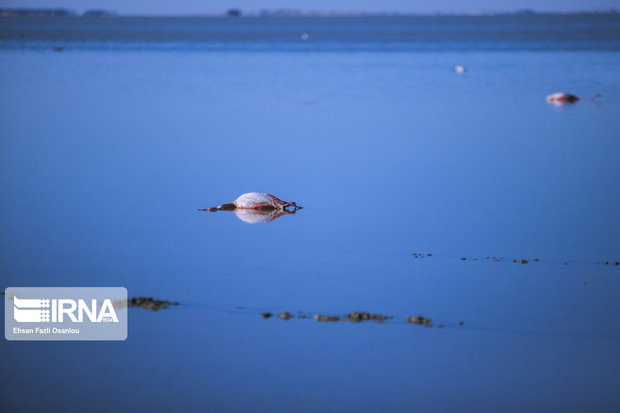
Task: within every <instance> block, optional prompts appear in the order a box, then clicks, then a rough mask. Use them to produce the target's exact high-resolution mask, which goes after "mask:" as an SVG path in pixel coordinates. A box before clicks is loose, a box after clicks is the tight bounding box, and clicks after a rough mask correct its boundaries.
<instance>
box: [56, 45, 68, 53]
mask: <svg viewBox="0 0 620 413" xmlns="http://www.w3.org/2000/svg"><path fill="white" fill-rule="evenodd" d="M63 50H65V48H64V47H61V46H58V47H54V51H55V52H62V51H63Z"/></svg>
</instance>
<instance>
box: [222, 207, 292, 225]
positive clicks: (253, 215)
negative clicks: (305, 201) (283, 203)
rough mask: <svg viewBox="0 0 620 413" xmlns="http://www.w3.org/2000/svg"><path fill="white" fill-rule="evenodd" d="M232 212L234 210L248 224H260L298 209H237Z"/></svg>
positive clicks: (290, 213)
mask: <svg viewBox="0 0 620 413" xmlns="http://www.w3.org/2000/svg"><path fill="white" fill-rule="evenodd" d="M232 212H234V214H235V215H236V216H237V218H239V219H240V220H241V221H243V222H246V223H248V224H260V223H263V222H270V221H273V220H274V219H276V218H280V217H281V216H283V215H295V213H296V212H297V209H294V210H291V211H288V210H286V209H271V210H260V209H235V210H233V211H232Z"/></svg>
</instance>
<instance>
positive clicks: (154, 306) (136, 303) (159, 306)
mask: <svg viewBox="0 0 620 413" xmlns="http://www.w3.org/2000/svg"><path fill="white" fill-rule="evenodd" d="M170 305H179V303H178V302H176V301H168V300H155V299H153V297H133V298H130V299H129V300H127V306H129V307H135V308H144V309H145V310H151V311H159V310H165V309H166V308H168V306H170Z"/></svg>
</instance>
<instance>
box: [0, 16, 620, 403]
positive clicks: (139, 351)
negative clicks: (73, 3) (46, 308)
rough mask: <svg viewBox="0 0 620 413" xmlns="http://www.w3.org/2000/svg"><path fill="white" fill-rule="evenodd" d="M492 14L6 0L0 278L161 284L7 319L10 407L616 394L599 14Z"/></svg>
mask: <svg viewBox="0 0 620 413" xmlns="http://www.w3.org/2000/svg"><path fill="white" fill-rule="evenodd" d="M433 19H434V20H433ZM494 19H495V20H494ZM502 19H508V17H496V18H478V19H475V18H452V19H449V18H444V19H437V18H426V20H424V19H423V18H410V19H409V20H408V19H407V18H391V19H390V18H382V19H374V20H373V19H370V21H369V20H368V19H357V20H356V19H344V20H343V19H307V20H306V19H238V20H225V19H215V20H210V19H109V20H88V21H87V20H85V19H58V20H53V19H52V20H46V19H39V20H37V19H34V20H33V19H2V20H0V86H1V90H2V93H0V136H1V140H0V191H1V192H0V193H1V194H2V200H3V202H2V203H1V204H0V247H1V248H0V277H1V278H0V279H1V281H2V288H5V287H9V286H125V287H127V289H128V290H129V294H130V296H153V297H155V298H161V299H169V300H173V301H179V302H180V303H181V305H180V306H178V307H174V308H170V309H168V310H165V311H160V312H157V313H153V312H148V311H145V310H141V309H134V310H132V311H131V312H130V314H129V317H130V325H129V338H128V340H127V341H125V342H113V343H110V342H7V341H5V340H3V341H2V342H1V343H0V360H1V361H2V366H3V370H4V371H5V372H6V373H5V374H3V375H2V378H0V397H1V398H2V399H3V401H4V402H3V403H4V404H5V406H7V407H8V409H9V410H10V411H14V412H18V411H46V412H47V411H49V407H50V406H64V407H65V408H66V409H67V410H69V411H110V410H111V409H113V410H114V411H131V410H140V411H141V410H145V409H149V410H151V411H170V410H171V409H172V410H199V411H217V412H241V411H256V412H290V411H298V412H304V411H308V412H310V411H329V412H332V411H333V412H342V411H368V412H372V411H379V410H382V411H394V412H396V411H403V412H405V411H407V412H409V411H413V410H417V411H488V412H497V411H514V412H518V411H540V412H543V411H544V412H547V411H566V412H568V411H581V412H591V411H610V412H611V411H617V410H618V408H620V394H619V393H618V391H617V389H618V385H620V377H619V373H618V371H619V369H620V318H619V311H620V304H618V303H619V301H618V295H619V294H620V267H618V266H613V265H605V264H604V262H605V261H610V262H612V263H613V262H614V261H619V260H620V212H619V211H620V209H619V208H618V204H619V202H620V185H619V178H620V162H618V157H619V154H620V140H619V139H618V131H619V130H620V118H619V117H618V114H619V113H620V82H619V77H618V73H617V67H618V66H619V65H620V54H619V53H618V51H619V50H620V47H619V44H620V40H619V39H620V37H619V36H618V33H619V28H620V18H618V17H615V16H581V17H580V16H565V17H564V19H565V20H562V19H561V18H560V17H558V16H547V17H546V19H545V16H535V17H527V16H526V17H521V18H518V17H512V18H511V19H512V20H510V21H508V22H506V21H504V20H502ZM91 22H92V23H91ZM508 23H510V24H508ZM119 26H122V27H125V32H124V33H125V34H124V35H123V34H122V33H120V34H119V33H118V30H116V28H117V27H119ZM302 33H308V34H309V36H310V38H309V40H308V41H306V42H304V41H302V40H301V39H300V37H299V36H300V34H302ZM20 36H21V37H20ZM313 41H314V42H315V43H311V42H313ZM56 46H62V47H64V48H65V49H64V51H63V52H62V53H54V52H53V51H52V50H51V48H52V47H56ZM455 65H465V66H467V67H468V68H469V69H470V70H469V72H467V73H464V74H457V73H454V72H453V71H452V68H453V67H454V66H455ZM557 91H566V92H570V93H574V94H577V95H579V96H584V97H589V96H591V95H593V94H594V93H601V94H602V95H603V97H602V98H601V99H600V104H599V105H597V104H595V103H593V102H590V101H587V102H579V103H577V104H575V105H572V106H565V107H555V106H551V105H549V104H547V103H546V102H545V99H544V98H545V96H546V95H547V94H550V93H553V92H557ZM249 191H261V192H270V193H273V194H274V195H276V196H279V197H281V198H283V199H285V200H291V201H296V202H297V203H298V204H299V205H303V206H304V207H305V208H304V209H303V210H301V211H299V212H298V213H297V214H295V215H287V216H283V217H280V218H278V219H276V220H274V221H272V222H269V223H263V224H257V225H250V224H247V223H244V222H243V221H241V220H239V219H237V217H236V216H235V215H234V214H232V213H225V212H220V213H216V214H210V213H206V212H198V211H197V209H198V208H206V207H210V206H213V205H218V204H220V203H224V202H228V201H232V200H233V199H235V198H236V197H237V196H238V195H240V194H242V193H244V192H249ZM414 252H418V253H425V254H427V253H431V254H432V256H431V257H426V258H424V259H416V258H414V257H413V256H412V253H414ZM487 256H489V257H493V256H495V257H503V258H504V260H503V261H501V262H492V261H491V260H487V259H486V258H485V257H487ZM460 258H467V259H466V260H465V261H463V260H461V259H460ZM534 258H538V259H539V260H540V261H539V262H534V261H533V259H534ZM520 259H526V260H528V261H529V263H528V264H514V263H513V262H512V260H520ZM0 307H1V308H2V311H4V310H3V306H0ZM265 311H267V312H282V311H290V312H292V313H294V314H296V313H297V312H298V311H302V312H304V313H306V314H310V315H311V314H316V313H321V314H327V313H331V314H342V313H345V312H350V311H370V312H374V313H382V314H387V315H392V316H394V319H393V320H390V321H388V322H387V323H385V324H376V323H360V324H352V323H345V322H341V323H317V322H314V321H312V320H308V319H306V320H303V319H292V320H289V321H283V320H279V319H277V318H271V319H268V320H264V319H262V318H261V317H260V316H259V314H260V313H261V312H265ZM417 314H420V315H424V316H426V317H429V318H430V319H431V320H432V321H433V323H434V324H435V325H437V324H442V325H443V326H444V328H443V329H438V328H423V327H418V326H413V325H408V324H406V323H405V322H404V317H406V316H411V315H417ZM460 321H463V322H464V324H463V325H462V326H459V322H460ZM9 372H10V373H9Z"/></svg>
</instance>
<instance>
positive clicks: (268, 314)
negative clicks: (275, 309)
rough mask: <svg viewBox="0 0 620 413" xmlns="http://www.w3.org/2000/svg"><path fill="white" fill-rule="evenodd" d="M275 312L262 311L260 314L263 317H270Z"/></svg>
mask: <svg viewBox="0 0 620 413" xmlns="http://www.w3.org/2000/svg"><path fill="white" fill-rule="evenodd" d="M272 315H273V314H271V313H260V316H261V317H263V318H270V317H271V316H272Z"/></svg>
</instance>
